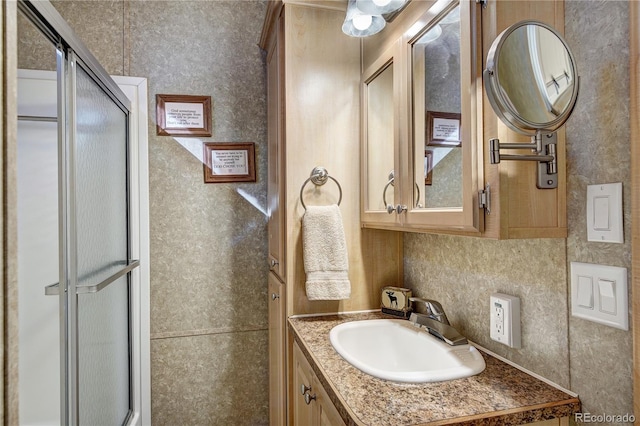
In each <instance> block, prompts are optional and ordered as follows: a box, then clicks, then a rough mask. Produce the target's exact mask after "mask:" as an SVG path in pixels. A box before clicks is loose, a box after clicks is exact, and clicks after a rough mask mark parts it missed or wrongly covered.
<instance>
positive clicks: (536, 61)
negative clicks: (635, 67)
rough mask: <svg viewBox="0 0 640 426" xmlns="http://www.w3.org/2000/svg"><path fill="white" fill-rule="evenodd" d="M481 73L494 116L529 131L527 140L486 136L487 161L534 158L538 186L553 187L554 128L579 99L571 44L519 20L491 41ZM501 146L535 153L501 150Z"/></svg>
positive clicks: (555, 179)
mask: <svg viewBox="0 0 640 426" xmlns="http://www.w3.org/2000/svg"><path fill="white" fill-rule="evenodd" d="M483 75H484V81H485V88H486V90H487V97H488V98H489V102H490V103H491V106H492V107H493V110H494V111H495V112H496V115H497V116H498V117H499V118H500V119H501V120H502V121H503V122H504V123H505V124H506V125H507V126H508V127H509V128H511V129H512V130H514V131H516V132H518V133H522V134H525V135H532V141H531V143H530V144H526V143H501V142H500V141H499V140H498V139H490V140H489V155H490V161H491V163H492V164H498V163H500V161H501V160H521V161H522V160H523V161H537V162H538V178H537V183H536V185H537V187H538V188H539V189H553V188H557V187H558V173H557V167H558V166H557V164H558V163H557V154H556V153H557V142H556V138H557V135H556V133H555V131H556V130H557V129H558V128H559V127H560V126H562V125H563V124H564V123H565V122H566V121H567V119H568V118H569V116H570V115H571V112H572V111H573V107H574V106H575V104H576V100H577V98H578V86H579V81H578V80H579V79H578V70H577V68H576V63H575V60H574V59H573V55H572V54H571V51H570V50H569V47H568V46H567V44H566V43H565V41H564V40H563V39H562V37H561V36H560V34H558V33H557V32H556V31H555V30H554V29H553V28H551V27H549V26H548V25H546V24H543V23H542V22H536V21H522V22H518V23H517V24H515V25H512V26H511V27H509V28H507V29H506V30H504V31H503V32H502V33H501V34H500V35H499V36H498V37H497V38H496V39H495V40H494V42H493V44H492V45H491V49H490V50H489V54H488V55H487V68H486V69H485V71H484V73H483ZM501 148H505V149H528V150H531V151H532V152H533V154H532V155H511V154H501V153H500V149H501Z"/></svg>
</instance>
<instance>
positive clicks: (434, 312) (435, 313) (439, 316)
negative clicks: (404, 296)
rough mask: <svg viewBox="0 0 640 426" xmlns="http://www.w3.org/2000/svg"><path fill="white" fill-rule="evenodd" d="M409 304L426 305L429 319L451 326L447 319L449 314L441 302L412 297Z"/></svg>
mask: <svg viewBox="0 0 640 426" xmlns="http://www.w3.org/2000/svg"><path fill="white" fill-rule="evenodd" d="M409 302H413V303H416V302H417V303H422V304H424V306H425V307H426V309H427V312H426V316H427V317H429V318H431V319H434V320H436V321H438V322H441V323H443V324H447V325H449V319H448V318H447V314H445V313H444V309H443V308H442V305H441V304H440V302H437V301H435V300H431V299H422V298H421V297H410V298H409Z"/></svg>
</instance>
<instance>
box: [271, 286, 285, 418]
mask: <svg viewBox="0 0 640 426" xmlns="http://www.w3.org/2000/svg"><path fill="white" fill-rule="evenodd" d="M268 281H269V293H268V295H269V300H268V303H269V424H270V425H271V426H284V424H285V421H286V413H287V411H286V406H287V405H286V398H287V393H286V373H285V372H286V360H285V353H286V352H285V348H286V346H285V309H284V306H285V300H284V296H285V286H284V284H283V283H282V282H281V281H280V280H279V279H278V278H277V277H276V276H275V275H274V274H273V273H270V274H269V280H268Z"/></svg>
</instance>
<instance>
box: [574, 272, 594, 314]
mask: <svg viewBox="0 0 640 426" xmlns="http://www.w3.org/2000/svg"><path fill="white" fill-rule="evenodd" d="M577 292H578V295H577V297H578V306H581V307H583V308H587V309H593V279H592V278H591V277H585V276H578V288H577Z"/></svg>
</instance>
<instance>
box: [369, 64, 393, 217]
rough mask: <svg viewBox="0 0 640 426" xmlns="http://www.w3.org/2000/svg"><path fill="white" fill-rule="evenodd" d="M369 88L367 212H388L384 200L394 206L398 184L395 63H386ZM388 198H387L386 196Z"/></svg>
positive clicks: (371, 81)
mask: <svg viewBox="0 0 640 426" xmlns="http://www.w3.org/2000/svg"><path fill="white" fill-rule="evenodd" d="M365 85H366V86H365V87H366V89H365V90H366V93H365V95H366V105H367V114H366V119H367V123H366V131H367V152H366V161H367V162H366V176H367V197H366V198H365V200H366V205H365V209H366V210H367V211H378V210H386V208H387V206H386V204H385V203H384V202H383V198H386V200H387V201H388V202H389V203H391V204H393V203H394V199H395V194H394V185H393V184H392V183H393V182H392V181H391V180H390V179H392V178H391V176H390V173H389V171H390V170H393V168H394V143H395V141H394V129H395V126H394V99H393V96H394V95H393V62H391V63H388V64H385V65H384V66H383V67H382V69H380V70H378V72H376V73H375V74H374V75H373V76H371V78H369V79H368V80H367V81H365ZM383 195H384V197H383Z"/></svg>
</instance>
